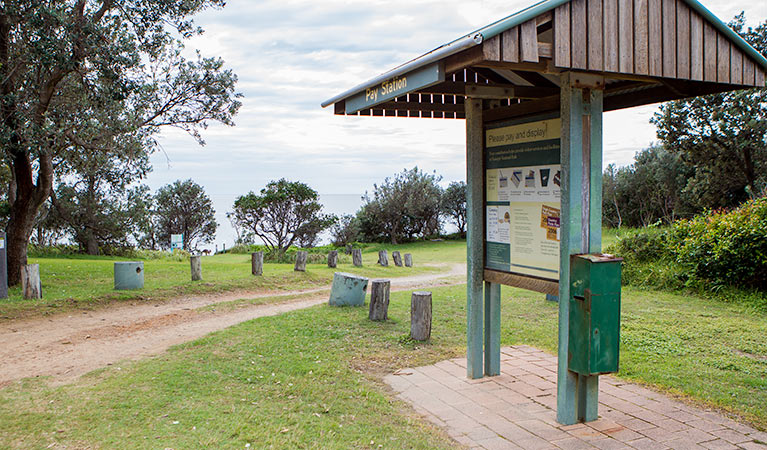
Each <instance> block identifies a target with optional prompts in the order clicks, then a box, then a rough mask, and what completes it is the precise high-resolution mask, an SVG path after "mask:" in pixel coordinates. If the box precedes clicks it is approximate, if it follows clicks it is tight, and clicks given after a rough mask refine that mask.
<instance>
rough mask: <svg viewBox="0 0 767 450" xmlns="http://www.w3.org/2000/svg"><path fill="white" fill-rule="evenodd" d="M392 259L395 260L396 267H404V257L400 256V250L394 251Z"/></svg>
mask: <svg viewBox="0 0 767 450" xmlns="http://www.w3.org/2000/svg"><path fill="white" fill-rule="evenodd" d="M391 259H393V260H394V265H395V266H397V267H402V256H400V254H399V251H398V250H394V251H393V252H391Z"/></svg>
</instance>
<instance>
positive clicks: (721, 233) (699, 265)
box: [670, 198, 767, 290]
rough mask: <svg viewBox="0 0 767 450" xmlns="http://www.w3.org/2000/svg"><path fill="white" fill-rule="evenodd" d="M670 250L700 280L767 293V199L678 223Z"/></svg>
mask: <svg viewBox="0 0 767 450" xmlns="http://www.w3.org/2000/svg"><path fill="white" fill-rule="evenodd" d="M670 249H671V251H672V252H673V253H674V254H675V256H676V261H677V263H678V264H680V265H681V266H682V267H684V268H685V269H687V271H688V272H689V273H690V276H691V277H694V278H696V279H698V280H701V281H706V282H709V283H711V284H713V285H720V286H740V287H748V288H754V289H759V290H765V289H767V198H761V199H757V200H751V201H749V202H746V203H745V204H743V206H741V207H739V208H737V209H734V210H732V211H709V212H706V213H703V214H700V215H698V216H695V217H694V218H692V219H689V220H682V221H679V222H677V223H675V224H674V227H673V232H672V237H671V239H670Z"/></svg>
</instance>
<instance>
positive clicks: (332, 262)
mask: <svg viewBox="0 0 767 450" xmlns="http://www.w3.org/2000/svg"><path fill="white" fill-rule="evenodd" d="M337 265H338V250H331V251H329V252H328V267H336V266H337Z"/></svg>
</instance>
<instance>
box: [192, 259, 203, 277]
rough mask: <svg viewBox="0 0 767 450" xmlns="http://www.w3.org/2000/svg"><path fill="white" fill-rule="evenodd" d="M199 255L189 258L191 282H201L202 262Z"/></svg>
mask: <svg viewBox="0 0 767 450" xmlns="http://www.w3.org/2000/svg"><path fill="white" fill-rule="evenodd" d="M201 259H202V258H201V257H200V255H193V256H190V257H189V265H190V266H191V269H192V281H200V280H202V261H201Z"/></svg>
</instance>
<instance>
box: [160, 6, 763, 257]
mask: <svg viewBox="0 0 767 450" xmlns="http://www.w3.org/2000/svg"><path fill="white" fill-rule="evenodd" d="M531 3H532V2H530V1H527V0H504V1H500V0H476V1H471V0H463V1H457V0H440V1H436V0H384V1H379V0H372V1H371V0H365V1H360V0H357V1H351V0H346V1H342V0H258V1H253V0H229V1H227V5H226V7H225V8H224V9H221V10H210V11H207V12H205V13H203V14H201V15H199V16H198V17H197V18H196V22H197V24H198V25H200V26H202V27H203V28H204V29H205V30H206V33H205V34H204V35H203V36H201V37H198V38H195V39H194V40H192V41H191V42H189V43H188V44H187V46H188V47H189V48H190V49H194V48H197V49H200V50H201V51H202V53H203V55H205V56H221V57H222V58H224V60H225V61H226V65H227V67H229V68H232V69H233V70H234V71H235V73H237V75H238V77H239V83H238V91H239V92H241V93H242V94H243V95H244V98H243V99H242V102H243V106H242V108H241V109H240V113H239V114H238V116H237V117H236V118H235V122H236V126H235V127H226V126H222V125H218V124H214V125H212V126H211V127H210V128H208V129H207V130H204V133H203V136H204V138H205V140H206V141H207V145H206V146H205V147H200V146H198V145H197V144H196V143H195V142H194V140H193V139H192V138H191V137H189V136H187V135H185V134H183V133H181V132H175V131H173V130H170V131H168V130H166V131H164V132H163V134H162V135H161V137H160V139H159V141H160V143H161V145H162V151H160V152H158V153H156V154H155V155H154V156H153V158H152V162H153V166H154V171H153V172H152V173H151V174H150V176H149V178H148V180H147V182H148V184H149V185H150V187H151V188H152V190H153V191H154V190H156V189H157V188H159V187H160V186H162V185H164V184H167V183H170V182H173V181H175V180H177V179H187V178H191V179H193V180H194V181H196V182H197V183H199V184H201V185H202V186H203V187H204V188H205V190H206V192H207V193H208V194H209V195H210V196H211V198H212V200H213V203H214V206H215V208H216V216H217V220H218V222H219V232H218V235H217V239H216V243H217V244H218V245H219V247H220V246H221V244H222V243H224V242H225V243H226V245H227V247H229V246H231V245H232V243H233V241H234V233H233V231H232V229H231V227H230V226H229V223H228V221H227V219H226V216H225V215H226V212H227V211H230V210H231V208H232V203H233V202H234V199H235V198H236V197H237V196H238V195H242V194H245V193H247V192H248V191H251V190H252V191H256V192H257V191H259V190H260V189H261V188H263V187H264V185H265V184H266V183H267V182H268V181H269V180H275V179H279V178H283V177H284V178H288V179H290V180H300V181H303V182H305V183H307V184H309V185H310V186H311V187H312V188H314V189H316V190H317V191H318V192H319V193H320V194H321V195H322V198H323V203H324V204H325V205H326V207H327V209H328V210H329V212H333V213H336V214H342V213H352V212H354V210H356V209H357V207H358V206H359V203H358V202H357V201H356V199H357V198H358V197H359V196H360V195H361V194H363V193H364V192H365V191H366V190H370V189H371V188H372V185H373V183H380V182H381V181H382V180H383V179H384V178H385V177H386V176H390V175H392V174H394V173H396V172H399V171H401V170H402V169H404V168H411V167H413V166H416V165H417V166H418V167H419V168H421V169H424V170H427V171H436V172H437V173H438V174H440V175H442V176H443V177H444V182H445V184H447V183H449V182H450V181H455V180H463V179H465V163H464V152H465V133H464V121H463V120H452V119H445V120H442V119H408V118H394V117H390V118H383V117H342V116H335V115H333V113H332V108H328V109H322V108H321V107H320V106H319V105H320V103H321V102H322V101H324V100H327V99H328V98H330V97H333V96H334V95H336V94H338V93H340V92H343V91H345V90H347V89H349V88H351V87H353V86H355V85H357V84H359V83H361V82H363V81H366V80H368V79H370V78H372V77H373V76H375V75H378V74H380V73H382V72H385V71H386V70H388V69H391V68H392V67H394V66H397V65H399V64H401V63H403V62H405V61H408V60H410V59H412V58H414V57H417V56H419V55H421V54H423V53H425V52H427V51H429V50H431V49H433V48H435V47H438V46H439V45H442V44H444V43H447V42H449V41H452V40H453V39H455V38H458V37H460V36H462V35H465V34H467V33H468V32H470V31H472V30H475V29H477V28H480V27H482V26H484V25H486V24H488V23H491V22H493V21H495V20H498V19H500V18H503V17H505V16H507V15H509V14H512V13H514V12H515V11H518V10H519V9H522V8H524V7H526V6H529V5H530V4H531ZM703 3H704V4H705V6H706V7H708V8H709V9H710V10H711V11H712V12H713V13H714V14H715V15H717V16H718V17H720V18H722V19H723V20H724V21H725V22H726V21H728V20H730V19H731V18H732V17H733V16H734V15H735V14H737V13H739V12H740V11H745V12H746V18H747V21H748V23H749V24H750V25H755V24H756V23H758V22H760V21H763V20H764V19H765V17H767V1H764V0H738V1H727V0H709V1H706V0H703ZM656 110H657V105H650V106H645V107H639V108H633V109H628V110H623V111H616V112H611V113H607V114H605V118H604V164H605V165H607V164H609V163H617V164H619V165H626V164H630V163H631V161H632V158H633V155H634V153H635V152H636V151H638V150H640V149H642V148H644V147H646V146H647V145H648V144H650V143H651V142H652V141H653V140H655V131H654V128H653V126H652V125H650V124H649V123H648V121H649V119H650V117H651V116H652V114H653V112H654V111H656Z"/></svg>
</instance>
